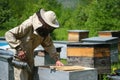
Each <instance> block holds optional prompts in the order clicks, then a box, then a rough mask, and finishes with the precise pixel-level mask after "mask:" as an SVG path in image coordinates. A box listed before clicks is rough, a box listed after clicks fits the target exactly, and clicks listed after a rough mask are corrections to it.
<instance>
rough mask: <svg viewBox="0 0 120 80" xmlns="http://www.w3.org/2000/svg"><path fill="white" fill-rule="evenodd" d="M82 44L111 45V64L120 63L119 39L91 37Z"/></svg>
mask: <svg viewBox="0 0 120 80" xmlns="http://www.w3.org/2000/svg"><path fill="white" fill-rule="evenodd" d="M82 42H86V43H87V42H88V43H104V44H110V54H111V55H110V56H111V63H114V62H118V60H119V58H118V37H91V38H85V39H82Z"/></svg>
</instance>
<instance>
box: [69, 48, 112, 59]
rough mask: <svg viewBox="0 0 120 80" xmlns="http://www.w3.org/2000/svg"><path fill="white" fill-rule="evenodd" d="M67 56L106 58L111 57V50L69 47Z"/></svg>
mask: <svg viewBox="0 0 120 80" xmlns="http://www.w3.org/2000/svg"><path fill="white" fill-rule="evenodd" d="M67 56H83V57H104V56H110V49H109V48H100V47H98V48H93V47H68V48H67Z"/></svg>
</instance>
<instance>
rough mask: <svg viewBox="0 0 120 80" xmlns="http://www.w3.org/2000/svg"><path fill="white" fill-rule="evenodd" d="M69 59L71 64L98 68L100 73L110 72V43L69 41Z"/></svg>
mask: <svg viewBox="0 0 120 80" xmlns="http://www.w3.org/2000/svg"><path fill="white" fill-rule="evenodd" d="M67 61H68V64H69V65H81V66H85V67H92V68H97V70H98V73H99V74H102V73H110V72H111V61H110V45H109V44H99V43H68V44H67Z"/></svg>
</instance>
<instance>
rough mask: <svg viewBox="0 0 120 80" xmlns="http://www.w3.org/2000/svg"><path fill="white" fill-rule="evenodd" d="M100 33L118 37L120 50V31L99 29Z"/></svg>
mask: <svg viewBox="0 0 120 80" xmlns="http://www.w3.org/2000/svg"><path fill="white" fill-rule="evenodd" d="M98 35H99V36H100V37H118V38H119V42H118V50H119V51H120V31H99V33H98Z"/></svg>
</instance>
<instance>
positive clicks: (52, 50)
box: [41, 35, 59, 61]
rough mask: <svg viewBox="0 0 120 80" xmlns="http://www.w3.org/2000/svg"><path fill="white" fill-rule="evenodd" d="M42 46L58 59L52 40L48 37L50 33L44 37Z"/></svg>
mask: <svg viewBox="0 0 120 80" xmlns="http://www.w3.org/2000/svg"><path fill="white" fill-rule="evenodd" d="M41 45H42V46H43V48H44V49H45V51H46V52H47V53H49V54H50V56H51V57H52V58H53V59H54V60H55V61H57V60H59V57H58V54H57V51H56V48H55V46H54V44H53V41H52V39H51V37H50V35H49V36H48V37H46V39H45V40H44V41H43V42H42V44H41Z"/></svg>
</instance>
